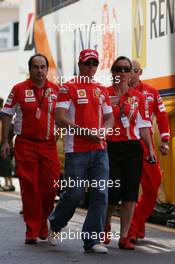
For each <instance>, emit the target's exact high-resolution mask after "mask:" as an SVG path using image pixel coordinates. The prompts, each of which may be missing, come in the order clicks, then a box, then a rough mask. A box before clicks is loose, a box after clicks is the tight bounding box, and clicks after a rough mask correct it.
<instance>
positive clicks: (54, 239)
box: [48, 231, 60, 246]
mask: <svg viewBox="0 0 175 264" xmlns="http://www.w3.org/2000/svg"><path fill="white" fill-rule="evenodd" d="M59 234H60V233H59V232H54V231H50V233H49V236H48V241H49V243H50V244H51V245H52V246H57V244H58V239H59Z"/></svg>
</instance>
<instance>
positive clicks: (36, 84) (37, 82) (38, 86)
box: [31, 79, 46, 88]
mask: <svg viewBox="0 0 175 264" xmlns="http://www.w3.org/2000/svg"><path fill="white" fill-rule="evenodd" d="M31 81H32V82H33V83H34V85H35V86H36V87H37V88H42V87H43V86H44V84H45V82H46V81H45V80H44V81H41V82H40V81H36V80H35V81H34V80H32V79H31Z"/></svg>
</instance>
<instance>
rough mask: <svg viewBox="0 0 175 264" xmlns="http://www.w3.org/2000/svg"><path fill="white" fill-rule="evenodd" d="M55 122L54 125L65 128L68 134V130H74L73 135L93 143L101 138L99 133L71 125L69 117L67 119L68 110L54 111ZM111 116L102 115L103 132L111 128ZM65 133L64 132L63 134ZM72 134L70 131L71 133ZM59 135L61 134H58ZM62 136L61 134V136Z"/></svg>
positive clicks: (59, 109) (59, 108) (112, 119)
mask: <svg viewBox="0 0 175 264" xmlns="http://www.w3.org/2000/svg"><path fill="white" fill-rule="evenodd" d="M55 122H56V124H57V125H58V126H59V127H61V128H67V129H68V130H67V133H69V131H70V129H72V130H73V129H74V130H73V132H74V133H75V135H76V134H77V135H81V136H86V137H89V138H91V139H92V140H93V141H96V142H100V141H101V139H102V137H101V135H100V133H98V131H97V133H94V131H91V129H89V128H83V127H80V126H78V125H77V124H75V123H73V122H72V121H71V120H70V119H69V117H68V109H66V108H61V107H58V108H56V111H55ZM113 122H114V118H113V114H112V113H110V114H104V125H105V131H107V129H108V128H111V127H113ZM65 132H66V131H64V134H65ZM71 133H72V131H71ZM60 134H61V132H60ZM62 135H63V134H62Z"/></svg>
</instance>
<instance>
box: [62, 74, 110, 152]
mask: <svg viewBox="0 0 175 264" xmlns="http://www.w3.org/2000/svg"><path fill="white" fill-rule="evenodd" d="M57 107H60V108H65V109H67V110H68V116H69V118H70V121H71V122H73V123H74V124H76V125H78V126H80V127H81V128H90V129H93V133H94V135H97V131H98V130H99V129H101V132H102V134H101V135H102V136H103V133H104V132H103V131H104V120H103V119H104V115H105V114H109V113H112V107H111V105H110V100H109V97H108V93H107V90H106V88H105V87H103V86H102V85H101V84H100V83H96V82H95V81H93V82H91V83H86V82H83V80H82V79H80V77H77V78H74V79H72V80H70V81H69V82H67V83H65V84H64V85H63V86H62V87H61V88H60V90H59V96H58V103H57ZM98 149H106V141H105V138H102V140H101V142H100V143H96V142H95V141H94V140H92V139H90V138H88V137H86V136H84V135H83V130H82V133H81V135H76V134H75V133H67V135H66V136H65V152H66V153H69V152H85V151H91V150H98Z"/></svg>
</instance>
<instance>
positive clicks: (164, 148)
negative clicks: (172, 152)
mask: <svg viewBox="0 0 175 264" xmlns="http://www.w3.org/2000/svg"><path fill="white" fill-rule="evenodd" d="M159 150H160V152H161V154H162V155H167V154H168V152H169V144H168V142H166V141H161V143H160V145H159Z"/></svg>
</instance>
